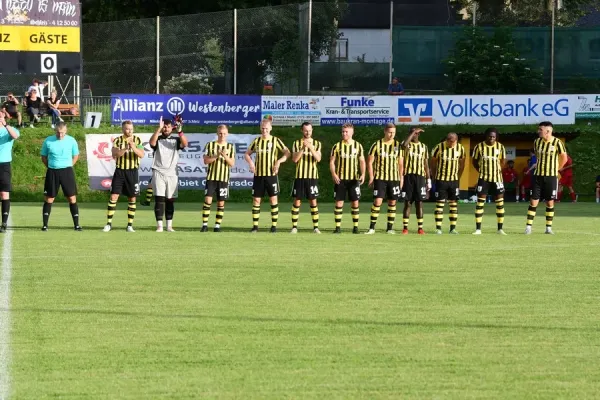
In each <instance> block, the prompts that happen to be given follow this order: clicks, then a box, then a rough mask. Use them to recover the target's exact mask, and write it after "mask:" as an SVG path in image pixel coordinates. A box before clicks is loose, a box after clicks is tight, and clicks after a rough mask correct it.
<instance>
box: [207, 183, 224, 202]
mask: <svg viewBox="0 0 600 400" xmlns="http://www.w3.org/2000/svg"><path fill="white" fill-rule="evenodd" d="M204 195H205V196H206V197H215V198H216V199H217V201H225V200H227V199H228V198H229V183H227V182H223V181H206V188H205V193H204Z"/></svg>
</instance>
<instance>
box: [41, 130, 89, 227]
mask: <svg viewBox="0 0 600 400" xmlns="http://www.w3.org/2000/svg"><path fill="white" fill-rule="evenodd" d="M55 129H56V134H55V135H52V136H49V137H47V138H46V140H44V143H43V144H42V151H41V155H42V162H43V163H44V165H45V166H46V168H47V170H46V180H45V183H44V206H43V208H42V231H44V232H46V231H48V220H49V219H50V212H51V211H52V204H53V203H54V199H55V198H56V195H57V194H58V190H59V189H60V188H62V191H63V194H64V195H65V197H66V198H67V200H68V202H69V209H70V211H71V217H72V218H73V226H74V229H75V230H76V231H82V230H83V229H82V228H81V226H79V207H78V205H77V183H76V182H75V172H74V171H73V166H74V165H75V163H76V162H77V160H78V159H79V147H78V146H77V141H76V140H75V139H74V138H73V137H72V136H69V135H67V125H66V124H65V123H64V122H59V123H58V124H56V127H55Z"/></svg>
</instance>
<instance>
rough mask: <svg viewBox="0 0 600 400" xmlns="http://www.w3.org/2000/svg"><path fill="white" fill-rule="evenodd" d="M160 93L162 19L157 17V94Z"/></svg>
mask: <svg viewBox="0 0 600 400" xmlns="http://www.w3.org/2000/svg"><path fill="white" fill-rule="evenodd" d="M159 93H160V17H159V16H157V17H156V94H159Z"/></svg>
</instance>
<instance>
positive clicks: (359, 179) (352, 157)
mask: <svg viewBox="0 0 600 400" xmlns="http://www.w3.org/2000/svg"><path fill="white" fill-rule="evenodd" d="M182 126H183V121H182V120H181V118H180V117H175V119H174V120H173V121H171V120H163V119H162V118H161V119H160V121H159V125H158V127H157V129H156V130H155V132H154V133H153V135H152V137H151V138H150V141H149V144H150V147H151V149H152V150H153V152H154V154H153V163H152V177H151V185H150V186H149V187H148V192H147V198H146V200H145V201H144V202H142V204H149V200H150V199H152V198H153V199H154V201H155V205H154V213H155V218H156V231H157V232H163V231H164V230H165V229H166V231H168V232H173V231H174V229H173V216H174V213H175V199H176V198H177V194H178V172H177V163H178V161H179V151H180V150H182V149H184V148H185V147H187V145H188V141H187V138H186V136H185V134H184V133H183V129H182ZM260 130H261V135H260V136H259V137H257V138H256V139H254V141H253V142H252V143H251V144H250V146H249V147H248V150H247V152H246V154H245V160H246V162H247V163H248V165H249V169H250V171H251V172H252V173H253V174H254V180H253V188H252V197H253V204H252V229H251V232H253V233H254V232H258V226H259V217H260V205H261V201H262V199H263V198H264V197H265V195H266V196H268V197H269V202H270V207H271V229H270V231H271V232H273V233H275V232H277V224H278V219H279V206H278V195H279V182H278V172H279V168H280V166H281V164H282V163H284V162H286V161H287V160H289V159H290V158H291V159H292V161H293V162H294V163H295V164H296V174H295V181H294V185H293V194H292V195H293V198H294V201H293V204H292V210H291V218H292V230H291V232H292V233H297V232H298V220H299V214H300V205H301V202H302V201H303V200H308V202H309V204H310V210H311V216H312V222H313V232H314V233H320V230H319V209H318V203H317V198H318V196H319V185H318V179H319V171H318V167H317V165H318V163H319V162H321V160H322V152H321V150H322V145H321V142H319V141H318V140H316V139H314V138H313V137H312V136H313V127H312V125H311V124H310V123H308V122H306V123H304V124H302V127H301V130H302V138H300V139H298V140H296V141H295V142H294V143H293V146H292V151H290V150H289V149H288V148H287V147H286V146H285V144H284V143H283V142H282V141H281V140H280V139H279V138H276V137H274V136H272V135H271V130H272V126H271V123H270V121H268V120H263V121H262V122H261V124H260ZM552 131H553V126H552V123H550V122H542V123H540V124H539V127H538V134H539V138H538V139H536V140H535V142H534V151H535V153H536V156H537V163H536V165H535V172H534V182H533V187H532V193H531V200H530V205H529V208H528V211H527V222H526V229H525V233H526V234H530V233H531V229H532V224H533V220H534V217H535V215H536V209H537V206H538V203H539V200H540V199H545V200H546V230H545V233H547V234H552V233H553V232H552V222H553V219H554V199H555V197H556V193H557V187H558V171H559V169H561V168H562V167H563V165H564V164H565V163H566V160H567V154H566V149H565V147H564V144H563V143H562V142H561V141H560V140H559V139H558V138H555V137H554V136H553V135H552ZM174 132H175V133H176V134H174ZM423 132H424V130H423V129H421V128H418V127H413V128H410V130H409V133H408V136H407V137H406V139H405V140H403V141H402V142H400V141H399V140H396V138H395V137H396V127H395V125H393V124H388V125H386V126H385V127H384V132H383V137H382V138H381V139H380V140H378V141H377V142H375V143H374V144H373V145H372V146H371V147H370V149H369V151H368V152H367V153H366V154H365V151H364V149H363V146H362V145H361V144H360V143H358V142H357V141H356V140H354V139H353V135H354V127H353V126H352V125H351V124H344V125H343V126H342V127H341V141H339V142H338V143H336V144H335V145H334V146H333V148H332V150H331V154H330V157H329V167H330V168H329V169H330V172H331V176H332V179H333V181H334V196H335V209H334V220H335V229H334V233H336V234H339V233H341V225H342V214H343V205H344V202H345V201H346V200H348V201H349V202H350V206H351V215H352V223H353V233H359V230H358V223H359V200H360V197H361V185H363V184H364V183H365V182H366V176H367V173H368V177H369V178H368V186H369V187H370V188H372V190H373V197H374V201H373V205H372V207H371V216H370V217H371V218H370V226H369V230H368V231H367V232H366V234H374V233H375V226H376V223H377V220H378V218H379V214H380V211H381V206H382V203H383V201H384V200H386V201H387V229H386V231H387V233H390V234H393V233H394V232H395V231H394V224H395V217H396V204H397V202H398V201H403V202H404V209H403V215H402V217H403V218H402V224H403V229H402V233H403V234H407V233H408V224H409V218H410V214H411V208H412V205H413V204H414V205H415V208H416V217H417V232H418V234H421V235H422V234H424V233H425V232H424V230H423V202H424V200H425V199H426V197H427V196H428V193H429V191H430V190H431V189H432V186H433V185H432V179H433V180H435V191H434V196H435V200H436V205H435V232H436V234H441V233H442V222H443V213H444V206H445V203H446V202H447V203H448V207H449V222H450V227H449V233H451V234H457V233H458V232H457V230H456V224H457V219H458V196H459V183H458V182H459V179H460V176H461V174H462V172H463V170H464V167H465V158H466V157H465V149H464V147H463V146H462V145H461V144H459V143H458V137H457V135H456V134H454V133H449V134H448V135H447V137H446V139H445V140H444V141H443V142H441V143H439V144H438V145H436V146H435V147H434V149H433V150H432V151H431V157H430V152H429V149H428V147H427V146H426V145H425V144H424V143H422V142H421V141H420V140H419V138H420V136H421V135H422V134H423ZM227 136H228V129H227V126H225V125H220V126H219V127H218V128H217V140H215V141H213V142H210V143H208V144H207V145H206V146H205V149H204V156H203V157H204V162H205V164H206V165H207V166H208V172H207V178H206V188H205V198H204V205H203V210H202V228H201V231H202V232H206V231H208V220H209V217H210V210H211V206H212V203H213V200H216V203H217V204H216V218H215V226H214V231H216V232H218V231H220V230H221V224H222V220H223V215H224V209H225V201H226V200H227V198H228V195H229V178H230V169H231V167H233V165H234V164H235V150H234V146H233V144H231V143H228V142H227ZM18 137H19V132H18V130H17V129H15V128H13V127H10V126H9V125H7V124H6V121H5V120H4V119H3V118H2V117H1V116H0V193H1V196H2V225H1V226H0V231H2V232H5V231H6V229H7V222H8V215H9V212H10V199H9V194H10V190H11V170H10V162H11V161H12V144H13V142H14V140H16V139H17V138H18ZM497 139H498V132H497V130H496V129H495V128H488V129H487V130H486V131H485V141H484V142H482V143H479V144H478V145H477V146H475V148H474V150H473V154H472V158H471V159H472V163H473V166H474V168H475V169H476V170H477V172H478V173H479V179H478V183H477V204H476V207H475V226H476V229H475V231H474V232H473V234H476V235H480V234H481V224H482V218H483V209H484V203H485V200H486V197H487V195H488V194H491V195H493V196H494V197H495V203H496V217H497V224H498V229H497V232H498V233H499V234H501V235H505V233H504V230H503V223H504V185H503V182H502V168H503V165H504V162H505V159H506V151H505V148H504V146H503V145H502V144H500V143H499V142H498V140H497ZM112 156H113V158H114V159H115V162H116V169H115V172H114V175H113V179H112V187H111V194H110V198H109V201H108V207H107V222H106V225H105V227H104V229H103V230H104V231H105V232H109V231H111V230H112V220H113V217H114V214H115V211H116V206H117V201H118V198H119V196H120V195H124V196H126V197H127V198H128V209H127V228H126V229H127V231H128V232H135V231H134V229H133V221H134V218H135V212H136V206H137V202H136V198H137V196H138V195H139V191H140V190H139V179H138V170H139V166H140V160H141V159H142V158H143V157H144V149H143V146H142V142H141V139H140V138H139V137H138V136H136V135H134V134H133V124H132V123H131V122H130V121H125V122H123V124H122V135H121V136H119V137H118V138H116V139H115V140H114V142H113V148H112ZM41 157H42V162H43V163H44V164H45V166H46V167H47V172H46V178H45V182H44V204H43V208H42V230H43V231H47V230H48V221H49V217H50V212H51V209H52V204H53V202H54V199H55V198H56V196H57V194H58V191H59V189H61V188H62V190H63V193H64V195H65V197H66V198H67V199H68V202H69V206H70V210H71V215H72V218H73V224H74V229H75V230H77V231H81V230H82V228H81V226H80V225H79V209H78V206H77V201H76V195H77V187H76V183H75V175H74V172H73V165H74V164H75V163H76V162H77V160H78V157H79V149H78V146H77V142H76V141H75V139H73V138H72V137H70V136H69V135H67V126H66V125H65V124H64V123H59V124H57V126H56V132H55V134H54V135H52V136H50V137H48V138H46V140H45V141H44V143H43V145H42V150H41ZM164 221H166V227H164V226H163V222H164Z"/></svg>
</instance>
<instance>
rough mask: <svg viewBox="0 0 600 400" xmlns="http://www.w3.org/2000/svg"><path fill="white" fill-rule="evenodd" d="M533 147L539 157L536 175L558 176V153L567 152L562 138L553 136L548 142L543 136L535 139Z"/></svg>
mask: <svg viewBox="0 0 600 400" xmlns="http://www.w3.org/2000/svg"><path fill="white" fill-rule="evenodd" d="M533 149H534V150H535V155H536V157H537V165H536V167H535V172H534V173H533V174H534V175H537V176H558V155H559V154H563V153H566V152H567V149H566V148H565V145H564V143H563V142H562V140H560V139H558V138H555V137H553V138H552V140H550V141H548V142H546V141H545V140H544V139H542V138H537V139H535V142H533Z"/></svg>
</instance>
